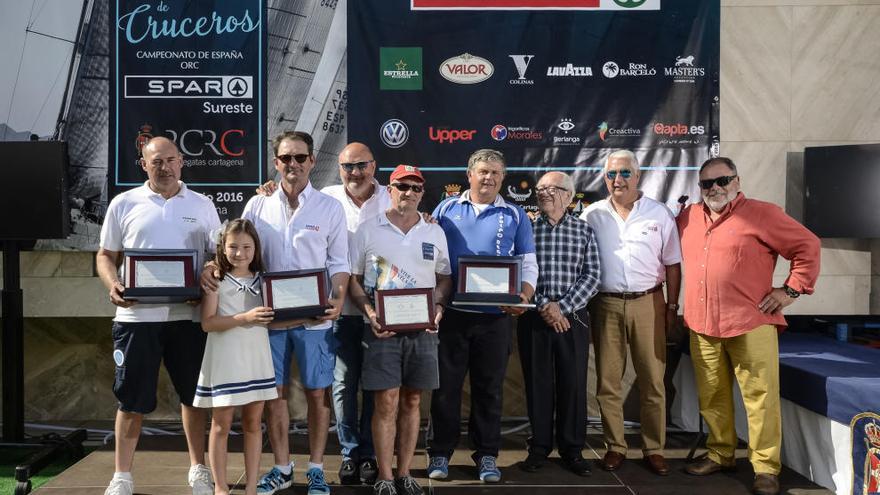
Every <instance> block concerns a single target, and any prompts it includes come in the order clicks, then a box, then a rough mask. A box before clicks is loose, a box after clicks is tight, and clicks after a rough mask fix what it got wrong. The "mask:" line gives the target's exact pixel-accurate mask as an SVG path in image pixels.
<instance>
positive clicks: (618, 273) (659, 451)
mask: <svg viewBox="0 0 880 495" xmlns="http://www.w3.org/2000/svg"><path fill="white" fill-rule="evenodd" d="M604 175H605V186H606V187H607V188H608V193H609V195H608V198H607V199H604V200H602V201H597V202H596V203H593V204H591V205H590V206H589V207H588V208H587V209H586V210H584V212H583V214H582V215H581V218H582V219H584V220H586V221H587V223H588V224H589V225H590V227H592V228H593V231H594V232H595V233H596V239H597V241H598V243H599V258H600V262H601V266H602V275H601V281H600V283H599V294H598V295H597V296H596V297H594V298H593V300H592V301H591V302H590V306H589V308H590V316H591V321H592V324H593V325H592V327H593V328H592V330H593V348H594V350H595V354H596V375H597V378H596V381H597V391H596V399H597V400H598V402H599V409H600V411H601V413H602V431H603V434H604V436H605V446H606V449H607V451H606V453H605V456H604V457H603V459H602V462H601V463H600V465H601V467H602V468H603V469H605V470H606V471H614V470H616V469H618V468H619V467H620V465H621V464H622V463H623V461H624V459H625V458H626V451H627V443H626V439H625V438H624V428H623V399H624V395H623V386H622V378H623V375H624V372H625V370H626V360H627V349H629V354H630V355H631V357H632V364H633V368H635V372H636V382H637V383H638V387H639V403H640V404H639V406H640V420H641V434H642V454H643V456H644V459H645V462H646V463H647V466H648V468H649V469H651V470H652V471H653V472H654V473H656V474H658V475H660V476H665V475H667V474H669V466H668V464H667V463H666V459H665V457H664V455H663V448H664V445H665V443H666V389H665V386H664V384H663V375H664V372H665V371H666V330H667V329H671V328H672V323H673V322H674V320H675V318H676V313H677V310H678V293H679V288H680V284H681V248H680V245H679V240H678V231H677V229H676V226H675V218H674V216H673V215H672V212H671V211H670V210H669V208H667V207H666V205H664V204H663V203H660V202H658V201H655V200H653V199H651V198H648V197H646V196H644V195H643V194H642V193H641V192H639V190H638V189H637V186H638V184H639V177H640V173H639V162H638V160H637V159H636V156H635V155H634V154H633V153H632V152H631V151H629V150H619V151H615V152H614V153H611V154H610V155H609V156H608V158H607V159H606V161H605V168H604ZM664 282H665V283H666V293H667V299H666V300H664V299H663V292H662V289H663V284H664Z"/></svg>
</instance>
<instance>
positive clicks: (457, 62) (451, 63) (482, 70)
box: [440, 53, 495, 84]
mask: <svg viewBox="0 0 880 495" xmlns="http://www.w3.org/2000/svg"><path fill="white" fill-rule="evenodd" d="M494 72H495V67H494V66H493V65H492V62H489V61H488V60H486V59H485V58H483V57H478V56H476V55H471V54H470V53H462V54H461V55H456V56H455V57H451V58H448V59H446V60H444V61H443V63H442V64H440V75H441V76H443V78H444V79H446V80H447V81H452V82H454V83H456V84H477V83H481V82H483V81H485V80H486V79H489V78H490V77H492V73H494Z"/></svg>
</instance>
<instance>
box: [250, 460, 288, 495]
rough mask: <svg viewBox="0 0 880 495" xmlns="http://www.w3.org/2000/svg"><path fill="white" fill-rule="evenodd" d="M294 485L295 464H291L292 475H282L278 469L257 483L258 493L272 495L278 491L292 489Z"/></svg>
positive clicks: (262, 477) (265, 475)
mask: <svg viewBox="0 0 880 495" xmlns="http://www.w3.org/2000/svg"><path fill="white" fill-rule="evenodd" d="M291 485H293V463H292V462H291V463H290V474H284V473H282V472H281V471H280V470H279V469H278V468H277V467H273V468H272V470H271V471H269V472H268V473H266V474H264V475H263V476H261V477H260V481H259V482H258V483H257V493H259V494H261V495H272V494H273V493H275V492H277V491H278V490H283V489H285V488H290V487H291Z"/></svg>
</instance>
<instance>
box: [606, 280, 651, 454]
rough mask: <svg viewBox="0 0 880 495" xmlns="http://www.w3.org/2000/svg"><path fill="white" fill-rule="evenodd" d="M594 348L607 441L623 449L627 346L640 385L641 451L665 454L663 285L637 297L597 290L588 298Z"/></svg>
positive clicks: (611, 446)
mask: <svg viewBox="0 0 880 495" xmlns="http://www.w3.org/2000/svg"><path fill="white" fill-rule="evenodd" d="M590 314H591V316H592V318H591V320H592V324H593V346H594V350H595V354H596V381H597V383H598V385H597V391H596V399H597V400H598V402H599V410H600V411H601V413H602V429H603V432H604V435H605V447H606V448H607V449H608V450H610V451H613V452H618V453H621V454H624V455H625V454H626V450H627V445H626V439H625V438H624V434H623V401H624V397H623V387H622V381H623V375H624V373H625V372H626V359H627V349H628V350H629V353H630V355H631V356H632V363H633V368H635V371H636V383H637V384H638V386H639V402H640V418H641V423H642V451H643V452H644V454H645V455H652V454H661V455H662V454H663V446H664V444H665V443H666V388H665V387H664V385H663V374H664V372H665V371H666V303H665V301H664V299H663V293H662V291H659V290H658V291H656V292H653V293H651V294H647V295H644V296H642V297H639V298H636V299H621V298H618V297H612V296H603V295H601V294H599V295H598V296H596V297H595V298H593V300H592V301H591V303H590Z"/></svg>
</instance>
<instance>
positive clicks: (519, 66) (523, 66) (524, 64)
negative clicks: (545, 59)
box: [508, 55, 535, 84]
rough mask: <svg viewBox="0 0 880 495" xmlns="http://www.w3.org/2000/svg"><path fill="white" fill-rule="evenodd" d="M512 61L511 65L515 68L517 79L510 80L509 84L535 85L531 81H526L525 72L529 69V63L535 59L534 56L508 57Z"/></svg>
mask: <svg viewBox="0 0 880 495" xmlns="http://www.w3.org/2000/svg"><path fill="white" fill-rule="evenodd" d="M508 57H510V58H512V59H513V65H514V66H516V72H517V73H518V74H519V77H517V78H516V79H511V80H510V84H535V81H534V80H532V79H526V70H527V69H528V68H529V62H531V61H532V59H533V58H535V56H534V55H508Z"/></svg>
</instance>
